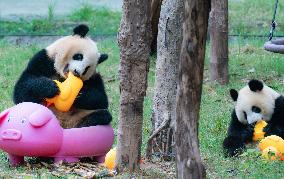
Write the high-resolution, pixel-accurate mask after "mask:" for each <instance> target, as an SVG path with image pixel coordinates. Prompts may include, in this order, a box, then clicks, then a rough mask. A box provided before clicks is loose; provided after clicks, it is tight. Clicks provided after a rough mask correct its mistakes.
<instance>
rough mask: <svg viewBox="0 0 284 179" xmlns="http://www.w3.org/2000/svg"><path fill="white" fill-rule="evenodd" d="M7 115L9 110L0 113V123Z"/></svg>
mask: <svg viewBox="0 0 284 179" xmlns="http://www.w3.org/2000/svg"><path fill="white" fill-rule="evenodd" d="M8 114H9V110H8V109H7V110H5V111H3V112H1V113H0V122H2V121H3V120H4V119H5V118H6V117H7V116H8Z"/></svg>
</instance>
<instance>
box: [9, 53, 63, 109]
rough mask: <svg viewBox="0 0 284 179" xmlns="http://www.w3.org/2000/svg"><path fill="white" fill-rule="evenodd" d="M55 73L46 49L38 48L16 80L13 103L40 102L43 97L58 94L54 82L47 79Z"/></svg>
mask: <svg viewBox="0 0 284 179" xmlns="http://www.w3.org/2000/svg"><path fill="white" fill-rule="evenodd" d="M55 73H56V72H55V69H54V64H53V61H52V60H51V59H50V58H49V57H48V55H47V52H46V50H45V49H43V50H40V51H39V52H38V53H37V54H35V55H34V57H33V58H32V59H31V60H30V61H29V63H28V66H27V68H26V69H25V70H24V71H23V73H22V74H21V76H20V78H19V80H18V81H17V82H16V85H15V88H14V93H13V100H14V103H15V104H18V103H21V102H35V103H42V102H43V100H44V99H45V98H51V97H54V96H55V95H57V94H59V89H58V87H57V85H56V83H55V82H53V81H52V80H51V79H49V78H50V77H51V76H52V75H54V74H55Z"/></svg>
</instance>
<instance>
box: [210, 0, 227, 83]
mask: <svg viewBox="0 0 284 179" xmlns="http://www.w3.org/2000/svg"><path fill="white" fill-rule="evenodd" d="M211 8H212V10H211V12H210V20H209V23H210V40H211V55H210V75H211V76H210V78H211V80H212V81H218V82H219V83H220V84H222V85H223V84H227V83H228V82H229V74H228V0H212V1H211Z"/></svg>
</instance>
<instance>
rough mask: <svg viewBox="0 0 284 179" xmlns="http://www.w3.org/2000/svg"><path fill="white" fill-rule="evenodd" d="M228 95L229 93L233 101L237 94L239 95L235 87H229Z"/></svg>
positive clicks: (235, 99)
mask: <svg viewBox="0 0 284 179" xmlns="http://www.w3.org/2000/svg"><path fill="white" fill-rule="evenodd" d="M230 95H231V98H232V99H233V100H234V101H237V99H238V96H239V94H238V92H237V90H235V89H230Z"/></svg>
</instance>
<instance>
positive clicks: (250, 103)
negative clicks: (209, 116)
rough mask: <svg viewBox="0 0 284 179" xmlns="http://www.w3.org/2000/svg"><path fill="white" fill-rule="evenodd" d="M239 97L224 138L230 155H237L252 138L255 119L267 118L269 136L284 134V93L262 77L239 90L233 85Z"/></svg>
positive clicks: (267, 133)
mask: <svg viewBox="0 0 284 179" xmlns="http://www.w3.org/2000/svg"><path fill="white" fill-rule="evenodd" d="M230 94H231V97H232V99H233V100H234V101H236V106H235V109H234V110H233V112H232V119H231V123H230V126H229V128H228V133H227V137H226V138H225V140H224V142H223V148H224V151H225V155H226V156H237V155H238V154H240V153H241V152H242V151H243V150H244V149H245V143H246V142H250V141H252V137H253V132H254V125H255V123H256V122H257V121H258V120H260V119H263V120H264V121H266V122H267V123H268V124H267V126H266V127H265V128H264V129H263V131H264V132H265V136H269V135H278V136H280V137H282V138H284V97H283V96H282V95H280V94H279V93H277V92H276V91H274V90H273V89H271V88H270V87H268V86H266V85H265V84H263V83H262V82H261V81H258V80H251V81H249V83H248V85H247V86H245V87H244V88H242V89H241V90H240V91H239V93H238V92H237V91H236V90H234V89H231V90H230Z"/></svg>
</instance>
